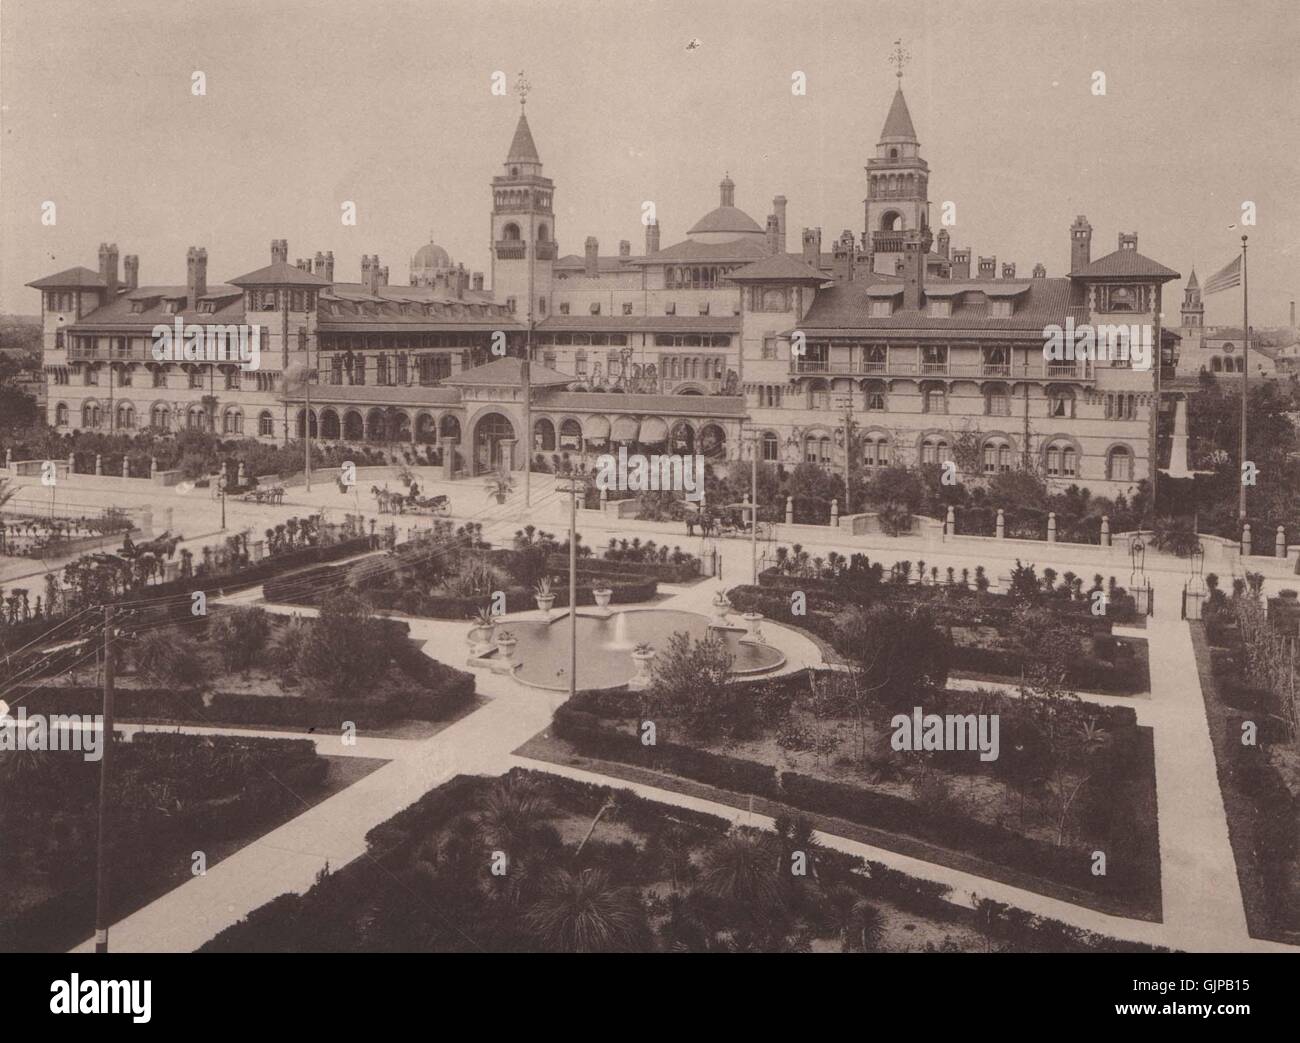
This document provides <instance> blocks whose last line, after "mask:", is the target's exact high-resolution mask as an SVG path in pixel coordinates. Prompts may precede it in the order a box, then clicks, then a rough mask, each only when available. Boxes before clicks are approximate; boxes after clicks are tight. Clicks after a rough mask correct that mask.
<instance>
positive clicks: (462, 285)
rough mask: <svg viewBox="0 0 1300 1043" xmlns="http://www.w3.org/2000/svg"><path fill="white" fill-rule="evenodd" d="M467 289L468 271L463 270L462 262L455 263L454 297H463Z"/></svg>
mask: <svg viewBox="0 0 1300 1043" xmlns="http://www.w3.org/2000/svg"><path fill="white" fill-rule="evenodd" d="M468 289H469V272H467V271H465V265H464V264H458V265H456V298H457V300H464V299H465V291H466V290H468Z"/></svg>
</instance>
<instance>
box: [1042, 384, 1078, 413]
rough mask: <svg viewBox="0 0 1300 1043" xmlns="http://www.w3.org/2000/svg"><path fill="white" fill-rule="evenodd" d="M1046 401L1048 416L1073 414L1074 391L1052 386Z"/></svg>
mask: <svg viewBox="0 0 1300 1043" xmlns="http://www.w3.org/2000/svg"><path fill="white" fill-rule="evenodd" d="M1048 403H1049V405H1048V413H1047V415H1048V416H1052V417H1059V418H1062V419H1068V418H1069V417H1072V416H1074V392H1073V391H1071V390H1069V389H1068V388H1053V389H1052V391H1051V393H1050V395H1049V397H1048Z"/></svg>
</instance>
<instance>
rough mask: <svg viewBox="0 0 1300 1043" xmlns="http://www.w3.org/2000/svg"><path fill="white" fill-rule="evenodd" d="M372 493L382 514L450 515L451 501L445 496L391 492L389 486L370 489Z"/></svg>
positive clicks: (374, 486)
mask: <svg viewBox="0 0 1300 1043" xmlns="http://www.w3.org/2000/svg"><path fill="white" fill-rule="evenodd" d="M370 493H371V495H372V496H374V498H375V500H376V501H377V502H378V503H379V513H380V514H407V513H408V512H409V513H411V514H450V513H451V501H450V500H449V499H448V498H447V497H445V496H420V495H419V494H418V492H417V491H411V492H407V493H405V494H403V493H399V492H391V491H389V489H388V486H384V488H382V489H381V488H379V486H377V485H372V486H371V487H370Z"/></svg>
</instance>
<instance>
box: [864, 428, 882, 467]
mask: <svg viewBox="0 0 1300 1043" xmlns="http://www.w3.org/2000/svg"><path fill="white" fill-rule="evenodd" d="M862 464H863V466H864V467H888V466H889V439H888V437H886V436H885V435H868V436H867V437H866V439H865V440H864V441H863V443H862Z"/></svg>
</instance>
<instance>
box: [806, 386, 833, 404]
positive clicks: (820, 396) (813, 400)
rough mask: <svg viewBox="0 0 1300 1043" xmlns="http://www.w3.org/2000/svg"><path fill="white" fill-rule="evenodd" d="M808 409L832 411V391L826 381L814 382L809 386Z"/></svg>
mask: <svg viewBox="0 0 1300 1043" xmlns="http://www.w3.org/2000/svg"><path fill="white" fill-rule="evenodd" d="M808 408H809V409H830V408H831V389H830V387H829V386H828V385H827V384H826V381H824V380H814V381H813V382H812V383H811V384H809V385H808Z"/></svg>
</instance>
